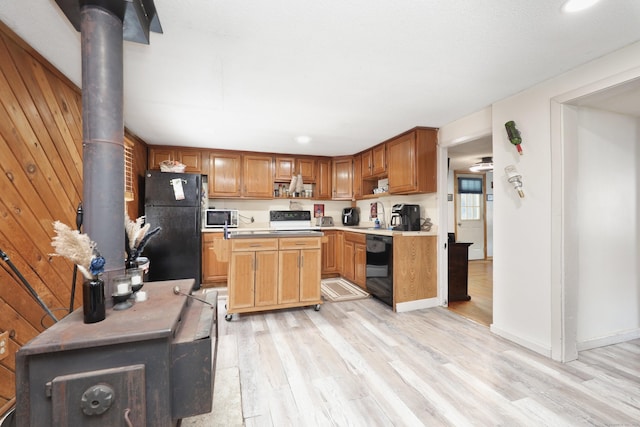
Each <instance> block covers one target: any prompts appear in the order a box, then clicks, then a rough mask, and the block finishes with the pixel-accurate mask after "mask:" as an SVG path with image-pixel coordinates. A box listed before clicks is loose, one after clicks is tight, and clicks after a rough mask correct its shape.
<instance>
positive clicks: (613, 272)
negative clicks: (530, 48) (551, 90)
mask: <svg viewBox="0 0 640 427" xmlns="http://www.w3.org/2000/svg"><path fill="white" fill-rule="evenodd" d="M621 77H622V76H621ZM618 78H619V77H615V78H612V79H610V81H609V82H602V81H600V82H598V83H596V84H594V85H591V86H589V87H585V88H581V89H580V90H577V91H575V92H573V93H570V94H567V95H564V96H562V97H558V98H557V99H555V100H554V101H555V102H554V103H553V104H552V108H553V110H552V117H553V118H554V120H557V122H556V124H555V126H554V129H553V134H554V138H556V141H557V144H553V143H552V147H553V148H554V149H555V150H556V151H555V152H554V151H552V158H557V159H561V161H559V162H557V163H556V168H555V169H554V171H553V175H554V185H553V187H552V188H553V191H554V194H555V195H556V196H558V195H559V196H560V197H558V198H557V200H559V202H560V203H562V205H563V206H564V210H563V211H562V217H560V218H558V221H557V222H556V223H554V224H553V225H552V226H553V228H554V229H555V230H556V231H557V232H555V233H553V235H554V236H556V238H555V241H554V247H555V248H557V249H556V250H557V251H558V253H559V254H561V256H560V257H557V258H558V259H557V260H556V261H555V263H556V264H555V265H552V269H553V270H554V271H556V272H557V273H558V274H557V275H556V276H555V280H554V281H553V282H552V283H553V285H552V286H553V287H554V288H555V289H556V290H557V292H554V295H557V296H558V298H557V300H556V303H555V304H554V307H555V308H556V310H557V311H556V312H555V313H554V314H555V316H554V325H557V326H558V328H559V329H560V330H561V332H560V333H559V334H558V336H557V338H556V339H555V340H554V344H553V348H552V357H553V358H554V359H557V360H561V361H564V362H566V361H570V360H574V359H576V358H577V357H578V351H580V350H587V349H591V348H595V347H601V346H605V345H610V344H615V343H619V342H623V341H626V340H630V339H634V338H637V337H638V336H640V332H639V331H640V325H639V321H638V312H640V296H639V295H640V286H639V285H638V284H639V283H640V271H639V270H638V268H637V266H636V265H637V262H636V258H637V254H638V253H640V219H639V217H638V212H640V204H639V203H638V200H640V197H639V196H638V194H639V188H640V178H639V176H640V175H639V173H638V170H639V166H640V156H639V155H638V149H637V146H638V140H639V139H640V104H639V103H638V102H637V100H638V99H640V78H638V75H637V73H636V76H635V77H634V78H631V79H628V78H627V79H625V80H621V81H620V80H618ZM607 83H608V84H607ZM552 142H553V141H552ZM594 213H595V214H596V215H594ZM594 218H596V219H597V220H598V221H597V227H594ZM607 220H608V221H607ZM593 230H597V232H593ZM554 259H555V258H554ZM594 313H597V315H594Z"/></svg>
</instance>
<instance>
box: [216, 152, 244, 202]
mask: <svg viewBox="0 0 640 427" xmlns="http://www.w3.org/2000/svg"><path fill="white" fill-rule="evenodd" d="M241 166H242V156H241V154H240V153H234V152H231V151H221V152H212V153H210V154H209V177H208V186H209V197H240V195H241V194H242V193H241V189H242V188H241V186H240V185H241V176H240V175H241V173H242V168H241Z"/></svg>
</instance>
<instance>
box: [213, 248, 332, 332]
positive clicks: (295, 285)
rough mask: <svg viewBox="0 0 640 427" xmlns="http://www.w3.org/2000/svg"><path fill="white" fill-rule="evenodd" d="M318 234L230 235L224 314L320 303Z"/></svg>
mask: <svg viewBox="0 0 640 427" xmlns="http://www.w3.org/2000/svg"><path fill="white" fill-rule="evenodd" d="M320 247H321V246H320V237H287V238H275V237H273V238H261V239H232V240H231V256H230V262H229V274H228V275H229V281H228V292H229V300H228V303H227V315H226V316H225V318H226V319H227V320H231V315H232V314H234V313H248V312H253V311H262V310H274V309H279V308H290V307H301V306H305V305H315V308H316V310H318V309H319V308H320V304H322V298H321V296H320V270H321V254H320Z"/></svg>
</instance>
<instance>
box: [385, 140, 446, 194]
mask: <svg viewBox="0 0 640 427" xmlns="http://www.w3.org/2000/svg"><path fill="white" fill-rule="evenodd" d="M437 140H438V131H437V129H434V128H423V127H417V128H414V129H412V130H410V131H408V132H405V133H403V134H401V135H398V136H397V137H395V138H393V139H391V140H389V141H387V143H386V145H387V157H388V162H389V168H388V169H389V170H388V177H389V193H391V194H412V193H435V192H436V190H437V167H436V166H437V162H436V156H437V152H436V145H437Z"/></svg>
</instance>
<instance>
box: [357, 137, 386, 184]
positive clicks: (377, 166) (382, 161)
mask: <svg viewBox="0 0 640 427" xmlns="http://www.w3.org/2000/svg"><path fill="white" fill-rule="evenodd" d="M386 174H387V147H386V145H385V144H384V143H383V144H378V145H376V146H375V147H373V148H372V149H370V150H367V151H365V152H364V153H362V177H363V178H371V177H382V176H386Z"/></svg>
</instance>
